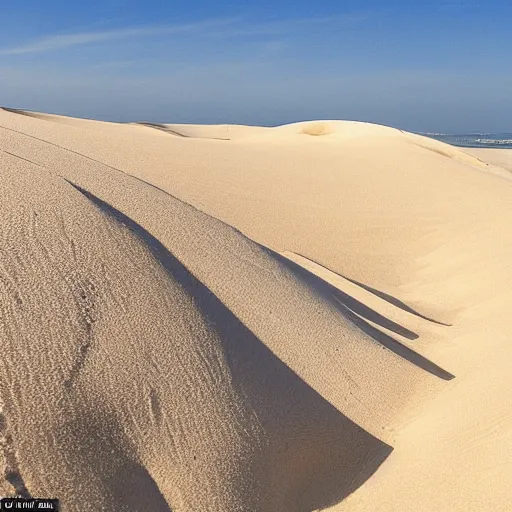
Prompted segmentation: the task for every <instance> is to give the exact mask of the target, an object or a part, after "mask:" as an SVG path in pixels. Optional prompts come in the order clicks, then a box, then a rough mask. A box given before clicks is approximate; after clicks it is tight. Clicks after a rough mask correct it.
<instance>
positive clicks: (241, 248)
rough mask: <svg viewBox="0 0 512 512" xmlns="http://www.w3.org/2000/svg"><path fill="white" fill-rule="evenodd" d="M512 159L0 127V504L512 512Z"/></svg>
mask: <svg viewBox="0 0 512 512" xmlns="http://www.w3.org/2000/svg"><path fill="white" fill-rule="evenodd" d="M510 154H511V153H507V152H506V150H504V151H501V150H500V151H499V152H498V151H494V150H468V151H462V150H460V149H457V148H454V147H452V146H449V145H446V144H443V143H441V142H437V141H434V140H431V139H427V138H424V137H421V136H418V135H413V134H409V133H405V132H401V131H400V130H396V129H392V128H387V127H384V126H377V125H372V124H366V123H356V122H344V121H315V122H307V123H297V124H292V125H287V126H281V127H276V128H263V127H248V126H234V125H219V126H198V125H178V124H169V125H161V124H160V125H156V124H151V123H133V124H116V123H102V122H97V121H89V120H80V119H72V118H66V117H61V116H53V115H47V114H38V113H33V112H25V111H15V110H12V109H4V110H0V173H1V174H0V178H1V186H0V205H1V206H0V207H1V215H0V342H1V347H2V357H1V359H0V361H1V363H0V364H1V366H0V401H1V403H0V407H1V412H0V447H1V449H0V463H1V465H2V467H3V468H4V470H3V475H4V476H3V479H2V481H1V483H0V495H13V494H21V495H24V496H46V497H58V498H60V499H61V501H62V504H63V510H64V511H77V512H88V511H91V512H92V511H98V510H101V511H118V510H119V511H137V512H138V511H140V512H142V511H149V512H156V511H158V512H169V511H171V510H172V511H173V512H182V511H193V512H196V511H205V512H231V511H232V512H238V511H241V512H242V511H243V512H258V511H261V512H312V511H314V510H320V509H328V510H332V511H369V510H372V511H379V512H395V511H400V512H402V511H415V512H427V511H428V512H432V511H439V512H445V511H450V512H457V511H460V512H462V511H464V512H467V511H479V512H480V511H489V512H490V511H493V512H495V511H506V510H510V503H511V498H512V491H511V486H510V484H511V477H510V475H511V474H512V413H511V411H512V394H511V393H510V388H511V386H512V344H511V343H510V331H511V328H512V321H511V316H510V307H511V304H512V301H511V299H512V265H511V264H510V263H511V257H512V230H511V229H510V226H511V222H512V207H511V205H512V180H511V176H512V173H511V170H512V165H510V164H511V163H512V159H511V158H510V156H509V155H510ZM507 162H508V163H507ZM509 165H510V166H509Z"/></svg>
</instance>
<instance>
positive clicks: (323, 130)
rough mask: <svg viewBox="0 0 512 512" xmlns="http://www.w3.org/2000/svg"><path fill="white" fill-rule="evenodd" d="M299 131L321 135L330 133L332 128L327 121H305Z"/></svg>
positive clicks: (305, 133)
mask: <svg viewBox="0 0 512 512" xmlns="http://www.w3.org/2000/svg"><path fill="white" fill-rule="evenodd" d="M300 133H303V134H304V135H313V136H315V137H319V136H321V135H330V134H331V133H334V129H333V127H332V126H331V125H330V124H329V123H323V122H317V123H307V124H305V125H304V126H303V127H302V129H301V131H300Z"/></svg>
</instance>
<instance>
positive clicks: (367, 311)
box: [267, 248, 419, 340]
mask: <svg viewBox="0 0 512 512" xmlns="http://www.w3.org/2000/svg"><path fill="white" fill-rule="evenodd" d="M267 250H268V251H271V253H272V256H273V257H274V258H276V259H277V260H278V261H280V262H281V263H282V264H283V265H285V266H286V267H288V268H289V269H291V270H292V271H293V272H294V273H295V274H299V275H300V276H301V277H303V278H304V279H306V281H307V282H309V283H310V284H312V285H313V286H315V287H316V288H321V289H322V291H324V292H327V294H328V295H332V296H334V297H335V298H336V299H337V301H338V302H339V303H341V304H343V305H344V306H346V307H347V308H349V309H351V310H352V311H354V313H357V314H358V315H359V316H362V317H364V318H366V319H367V320H370V321H371V322H373V323H376V324H377V325H380V326H381V327H384V328H385V329H388V330H390V331H392V332H394V333H396V334H399V335H400V336H403V337H404V338H407V339H409V340H416V339H418V338H419V336H418V334H416V333H415V332H413V331H411V330H409V329H407V328H406V327H403V326H402V325H400V324H397V323H396V322H394V321H393V320H391V319H389V318H386V317H385V316H383V315H381V314H380V313H378V312H377V311H375V310H374V309H372V308H370V307H368V306H367V305H366V304H363V303H362V302H361V301H359V300H357V299H355V298H354V297H351V296H350V295H349V294H348V293H345V292H343V291H341V290H339V289H338V288H336V287H335V286H333V285H332V284H330V283H328V282H327V281H324V280H323V279H321V278H320V277H318V276H316V275H315V274H314V273H313V272H310V271H309V270H307V269H306V268H304V267H302V266H300V265H299V264H298V263H295V262H294V261H292V260H289V259H288V258H286V257H285V256H283V255H281V254H279V253H277V252H274V251H272V249H268V248H267Z"/></svg>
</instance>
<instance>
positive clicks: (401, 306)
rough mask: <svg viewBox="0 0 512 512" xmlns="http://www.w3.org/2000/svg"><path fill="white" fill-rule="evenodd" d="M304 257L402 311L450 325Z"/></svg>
mask: <svg viewBox="0 0 512 512" xmlns="http://www.w3.org/2000/svg"><path fill="white" fill-rule="evenodd" d="M296 254H298V255H299V256H302V257H303V258H306V256H304V255H302V254H299V253H296ZM306 259H308V260H310V261H312V262H313V263H316V264H317V265H318V266H320V267H322V268H325V269H326V270H329V272H332V273H333V274H337V275H338V276H340V277H342V278H343V279H346V280H347V281H350V282H351V283H353V284H355V285H357V286H360V287H361V288H363V289H364V290H366V291H367V292H370V293H373V294H374V295H375V296H377V297H379V298H381V299H382V300H385V301H386V302H389V303H390V304H392V305H393V306H395V307H397V308H399V309H402V310H403V311H406V312H407V313H411V314H412V315H416V316H418V317H420V318H423V320H428V321H429V322H432V323H434V324H438V325H444V326H446V327H451V326H452V324H445V323H443V322H439V321H438V320H434V319H433V318H430V317H428V316H425V315H423V314H422V313H420V312H418V311H416V310H414V309H412V308H411V307H410V306H408V305H407V304H405V303H404V302H402V301H401V300H400V299H397V298H396V297H393V296H392V295H389V294H388V293H385V292H381V291H380V290H377V289H376V288H372V287H371V286H368V285H367V284H364V283H361V282H360V281H356V280H355V279H351V278H350V277H347V276H344V275H343V274H338V273H336V272H334V271H333V270H331V269H330V268H328V267H326V266H325V265H322V264H321V263H319V262H318V261H315V260H313V259H311V258H306Z"/></svg>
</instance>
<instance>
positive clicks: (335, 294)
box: [267, 248, 455, 380]
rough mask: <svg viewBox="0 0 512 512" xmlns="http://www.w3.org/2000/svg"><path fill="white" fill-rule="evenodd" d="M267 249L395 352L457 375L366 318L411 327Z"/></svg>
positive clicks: (447, 376)
mask: <svg viewBox="0 0 512 512" xmlns="http://www.w3.org/2000/svg"><path fill="white" fill-rule="evenodd" d="M267 250H268V251H269V252H270V253H271V254H272V256H274V257H275V258H276V259H278V260H279V261H280V262H281V263H283V264H284V265H286V266H287V267H288V268H289V269H290V270H291V271H292V272H293V273H295V274H296V275H298V276H300V277H301V278H303V279H304V280H306V282H308V283H309V284H310V285H311V286H313V287H314V288H315V289H317V290H318V291H319V292H320V293H321V294H322V295H323V296H325V297H326V298H327V299H329V300H330V301H331V304H333V305H334V306H335V307H336V308H337V309H338V311H340V312H341V313H342V314H343V315H344V316H345V317H346V318H348V319H349V320H350V321H351V322H353V323H354V324H355V325H357V326H358V327H359V328H360V329H361V330H362V331H364V332H365V333H366V334H368V335H369V336H371V337H372V338H373V339H374V340H375V341H377V342H379V343H380V344H381V345H383V346H384V347H386V348H387V349H389V350H391V351H392V352H394V353H395V354H397V355H399V356H400V357H402V358H403V359H405V360H407V361H409V362H410V363H412V364H414V365H415V366H417V367H419V368H421V369H422V370H425V371H426V372H428V373H430V374H432V375H435V376H436V377H439V378H440V379H443V380H451V379H453V378H455V376H454V375H453V374H451V373H450V372H448V371H446V370H444V369H443V368H441V367H440V366H438V365H437V364H435V363H433V362H432V361H430V360H429V359H427V358H426V357H423V356H422V355H420V354H418V353H417V352H415V351H414V350H411V349H410V348H408V347H406V346H405V345H402V343H400V342H399V341H397V340H395V339H394V338H392V337H391V336H389V335H388V334H386V333H384V332H382V331H380V330H379V329H377V328H376V327H374V326H373V325H371V324H370V323H368V322H367V321H366V320H365V318H366V319H367V320H370V321H371V322H374V323H376V324H377V325H380V326H381V327H385V328H387V329H389V330H391V331H393V332H395V333H397V334H402V335H404V334H403V333H406V334H409V336H410V334H411V333H412V331H409V330H408V329H406V328H405V327H402V326H400V325H398V324H396V323H395V322H392V321H391V320H389V319H386V318H385V317H383V316H382V315H380V314H379V313H377V312H376V311H373V310H372V309H371V308H369V307H368V306H365V305H364V304H362V303H361V302H359V301H357V300H355V299H353V298H352V297H350V296H349V295H348V294H346V293H344V292H340V290H338V289H337V288H336V287H334V286H332V285H331V284H330V283H327V282H326V281H324V280H323V279H321V278H320V277H318V276H316V275H315V274H313V273H312V272H310V271H309V270H307V269H305V268H304V267H301V266H300V265H299V264H297V263H295V262H294V261H291V260H289V259H288V258H286V257H285V256H282V255H281V254H279V253H276V252H274V251H272V249H268V248H267ZM332 299H333V300H332ZM412 334H413V335H414V336H415V338H414V339H416V338H417V337H418V336H417V335H416V334H415V333H412Z"/></svg>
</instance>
